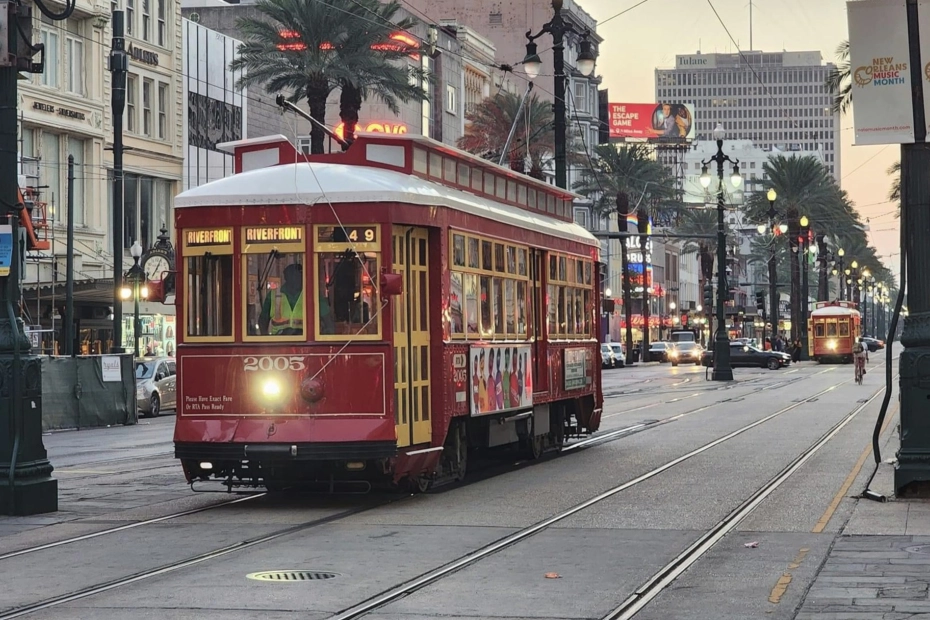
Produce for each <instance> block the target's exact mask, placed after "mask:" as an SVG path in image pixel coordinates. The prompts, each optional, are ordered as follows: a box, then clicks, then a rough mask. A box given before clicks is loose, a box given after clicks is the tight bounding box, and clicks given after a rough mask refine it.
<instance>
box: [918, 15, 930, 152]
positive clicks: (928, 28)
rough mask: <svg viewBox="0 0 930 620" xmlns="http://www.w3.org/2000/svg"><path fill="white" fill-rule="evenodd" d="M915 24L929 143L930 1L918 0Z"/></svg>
mask: <svg viewBox="0 0 930 620" xmlns="http://www.w3.org/2000/svg"><path fill="white" fill-rule="evenodd" d="M917 24H918V28H919V29H920V68H919V70H920V76H921V81H922V82H923V85H924V122H925V123H926V125H927V137H926V140H927V141H930V0H918V2H917Z"/></svg>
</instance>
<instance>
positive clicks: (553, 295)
mask: <svg viewBox="0 0 930 620" xmlns="http://www.w3.org/2000/svg"><path fill="white" fill-rule="evenodd" d="M559 288H560V287H558V286H556V285H554V284H550V285H549V291H548V299H547V300H546V301H547V305H548V306H549V326H548V331H549V334H550V335H553V336H554V335H555V334H557V333H559V311H558V304H559V297H558V291H559Z"/></svg>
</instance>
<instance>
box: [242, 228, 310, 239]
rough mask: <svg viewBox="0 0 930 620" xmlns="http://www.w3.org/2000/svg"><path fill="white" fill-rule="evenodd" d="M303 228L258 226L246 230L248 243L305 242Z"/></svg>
mask: <svg viewBox="0 0 930 620" xmlns="http://www.w3.org/2000/svg"><path fill="white" fill-rule="evenodd" d="M303 238H304V229H303V227H301V226H257V227H255V228H246V229H245V242H246V243H278V242H280V241H292V242H297V241H303Z"/></svg>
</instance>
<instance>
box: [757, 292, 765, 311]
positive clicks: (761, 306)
mask: <svg viewBox="0 0 930 620" xmlns="http://www.w3.org/2000/svg"><path fill="white" fill-rule="evenodd" d="M756 310H765V293H763V292H762V291H756Z"/></svg>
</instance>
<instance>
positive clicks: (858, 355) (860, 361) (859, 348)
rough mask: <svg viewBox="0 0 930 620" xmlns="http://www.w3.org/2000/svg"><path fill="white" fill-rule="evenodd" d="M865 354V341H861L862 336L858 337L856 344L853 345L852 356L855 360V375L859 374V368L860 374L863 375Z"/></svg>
mask: <svg viewBox="0 0 930 620" xmlns="http://www.w3.org/2000/svg"><path fill="white" fill-rule="evenodd" d="M867 356H868V349H866V347H865V343H864V342H862V338H858V339H857V340H856V344H854V345H853V357H854V358H855V362H856V365H855V368H856V376H857V377H858V376H859V374H858V373H859V372H860V369H861V372H862V374H863V375H865V361H866V359H867Z"/></svg>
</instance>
